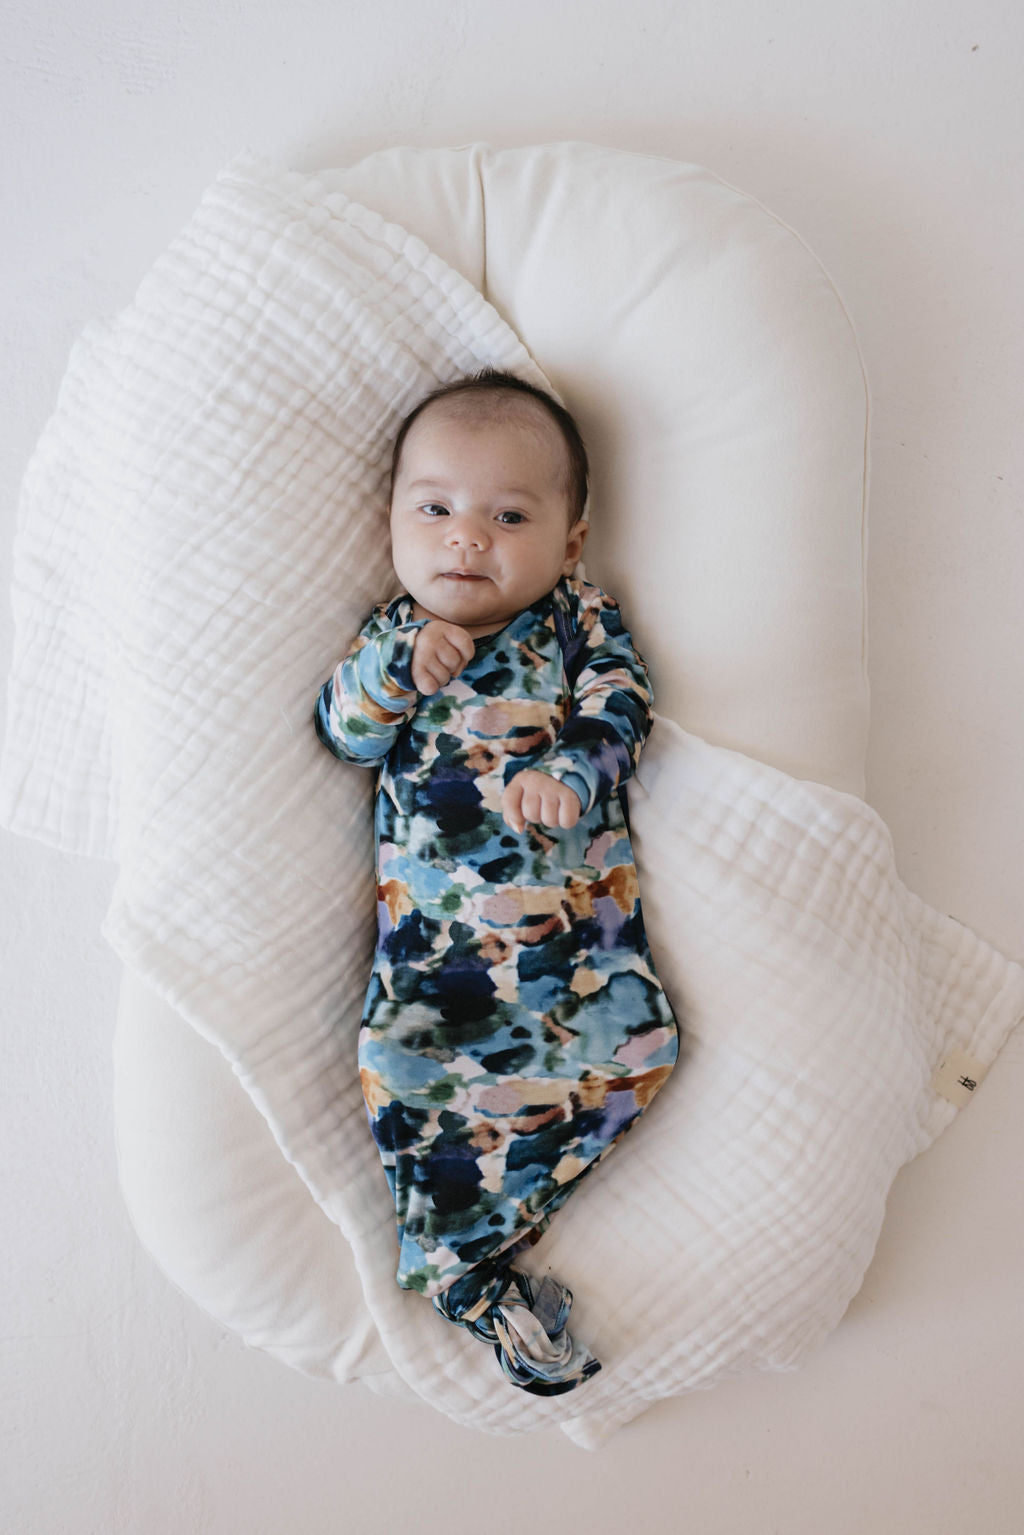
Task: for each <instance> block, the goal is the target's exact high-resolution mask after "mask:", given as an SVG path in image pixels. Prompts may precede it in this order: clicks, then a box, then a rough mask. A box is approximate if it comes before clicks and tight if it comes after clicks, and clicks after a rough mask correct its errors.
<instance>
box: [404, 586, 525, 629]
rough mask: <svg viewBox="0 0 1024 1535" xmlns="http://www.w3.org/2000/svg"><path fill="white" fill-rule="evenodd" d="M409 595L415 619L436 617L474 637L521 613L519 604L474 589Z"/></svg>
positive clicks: (509, 620) (504, 623)
mask: <svg viewBox="0 0 1024 1535" xmlns="http://www.w3.org/2000/svg"><path fill="white" fill-rule="evenodd" d="M409 595H410V596H411V597H412V599H413V610H414V614H415V616H416V617H417V618H428V619H430V618H436V619H440V620H441V621H442V622H443V623H446V624H458V625H459V627H460V628H462V629H465V630H466V631H467V633H469V634H471V635H473V636H474V637H476V636H478V635H481V634H493V632H494V631H495V629H503V628H504V627H505V625H506V624H507V623H511V621H512V619H513V618H515V616H516V614H517V613H520V612H522V607H521V606H519V605H513V604H510V603H508V602H495V601H494V600H493V594H492V593H486V594H485V593H484V592H478V591H475V590H474V591H466V592H459V591H455V592H452V593H450V594H449V593H446V592H444V591H441V592H440V593H438V592H434V591H431V592H429V593H424V594H423V595H422V596H417V594H416V593H415V592H410V594H409ZM424 598H425V599H426V600H424ZM526 606H527V607H528V606H529V603H527V604H526Z"/></svg>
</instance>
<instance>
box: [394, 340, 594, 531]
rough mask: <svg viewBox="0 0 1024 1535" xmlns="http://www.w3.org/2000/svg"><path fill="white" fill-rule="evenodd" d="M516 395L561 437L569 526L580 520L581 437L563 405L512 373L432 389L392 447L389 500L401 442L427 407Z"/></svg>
mask: <svg viewBox="0 0 1024 1535" xmlns="http://www.w3.org/2000/svg"><path fill="white" fill-rule="evenodd" d="M502 394H506V395H507V394H517V395H525V396H527V397H528V398H529V399H531V400H536V402H537V404H538V405H540V406H542V407H543V409H544V410H545V411H547V413H548V415H549V416H550V417H551V419H552V420H553V421H554V423H555V425H556V426H557V427H558V429H559V431H560V432H561V434H562V440H563V442H564V443H565V448H566V452H567V453H568V455H569V473H568V484H567V490H568V496H569V524H570V526H572V525H573V524H574V523H576V522H578V521H579V519H580V518H581V517H582V516H583V514H584V512H585V510H586V506H587V487H588V477H589V472H590V469H589V464H588V462H587V450H586V448H585V447H584V445H583V437H582V435H581V434H580V429H579V427H578V426H577V425H576V422H575V421H574V420H573V418H572V416H571V415H570V414H569V412H568V411H567V410H566V408H565V406H564V405H559V403H558V401H557V400H556V399H554V398H553V397H552V396H551V395H550V394H548V392H547V390H546V389H537V388H536V387H535V386H534V385H533V384H528V383H526V382H525V380H524V379H521V378H517V377H516V375H515V374H514V373H502V372H500V371H499V370H498V369H497V368H484V369H482V370H481V372H479V373H471V374H469V375H467V376H466V377H465V378H459V379H456V380H455V381H454V382H453V383H451V384H442V385H441V387H440V388H439V389H434V390H432V391H431V393H430V394H428V395H426V396H425V397H424V399H422V400H421V401H420V402H419V404H418V405H417V406H415V407H414V408H413V409H412V410H411V411H410V412H409V414H408V415H407V416H406V418H405V420H404V421H403V422H402V424H401V426H400V427H399V428H398V435H397V437H396V438H395V446H394V449H393V451H392V454H391V488H390V492H389V499H390V496H391V495H393V494H394V489H395V480H396V478H397V476H398V469H399V465H400V464H401V461H402V448H403V446H404V444H405V439H406V437H408V435H409V428H410V427H411V426H412V425H413V423H414V422H415V421H417V420H418V419H419V417H420V416H421V415H422V413H423V412H424V411H425V410H426V409H427V407H428V406H429V405H436V404H437V402H438V400H449V399H458V398H459V397H460V396H463V395H469V396H470V397H472V396H474V395H475V396H478V397H480V398H481V399H482V398H483V397H484V396H486V395H492V396H494V395H502Z"/></svg>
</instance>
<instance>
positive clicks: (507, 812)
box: [501, 768, 583, 831]
mask: <svg viewBox="0 0 1024 1535" xmlns="http://www.w3.org/2000/svg"><path fill="white" fill-rule="evenodd" d="M582 809H583V806H582V805H581V804H580V797H579V795H578V794H577V793H576V791H575V789H570V788H569V786H568V784H564V783H559V782H558V779H557V778H550V777H549V776H548V774H547V773H538V772H537V771H536V769H535V768H524V769H523V771H522V772H521V773H517V774H516V776H515V777H514V778H513V780H512V782H511V783H510V784H509V785H508V787H507V788H506V790H505V792H504V794H503V795H502V796H501V813H502V815H503V816H504V818H505V823H506V825H508V826H511V828H512V830H513V831H525V829H526V823H527V821H532V822H533V824H534V825H535V826H562V827H564V828H565V829H566V830H568V829H569V827H570V826H575V825H576V822H577V821H578V820H579V818H580V812H581V811H582Z"/></svg>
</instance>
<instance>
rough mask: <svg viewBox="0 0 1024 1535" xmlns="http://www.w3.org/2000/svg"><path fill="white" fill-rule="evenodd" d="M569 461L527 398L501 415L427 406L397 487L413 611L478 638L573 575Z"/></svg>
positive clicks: (400, 542) (575, 548) (575, 552)
mask: <svg viewBox="0 0 1024 1535" xmlns="http://www.w3.org/2000/svg"><path fill="white" fill-rule="evenodd" d="M566 471H567V451H566V448H565V444H564V442H563V441H562V436H561V433H560V432H559V430H558V427H557V426H556V424H555V423H554V422H553V421H552V420H550V418H549V417H548V416H547V414H546V412H545V411H544V409H543V407H541V406H538V405H534V403H533V402H532V401H528V400H527V401H523V402H519V401H516V402H514V404H513V405H512V406H511V407H510V408H509V409H508V410H506V411H505V412H504V413H503V414H501V415H499V416H494V415H488V414H475V415H470V416H465V415H458V414H455V413H453V412H452V411H451V410H450V409H446V405H445V402H444V401H443V400H442V401H439V402H438V403H437V404H436V405H433V406H429V407H428V408H427V409H426V410H425V411H424V412H423V414H422V416H420V417H418V419H417V420H416V421H415V422H414V423H413V425H412V427H411V428H410V430H409V435H408V436H407V437H406V439H405V443H404V446H403V449H402V457H401V462H400V464H399V468H398V474H397V475H396V477H395V486H394V493H393V495H392V498H391V552H392V559H393V561H394V566H395V571H396V573H397V575H398V578H399V580H400V581H401V582H402V584H403V585H404V587H405V589H406V591H407V592H408V593H409V594H410V596H411V597H412V598H413V601H414V604H415V608H414V611H415V616H416V617H417V618H442V619H445V620H447V621H448V622H449V623H453V624H460V625H461V626H462V627H463V628H464V629H467V630H468V631H469V633H470V634H471V635H473V636H474V638H476V637H478V636H480V635H482V634H491V633H493V632H494V631H495V630H496V629H502V628H504V626H505V625H506V624H507V623H508V622H509V621H510V620H511V619H512V618H514V617H515V615H516V614H517V613H520V612H522V610H523V609H524V608H528V607H529V606H530V605H531V604H532V603H534V602H536V601H537V600H538V598H540V597H543V596H544V595H545V593H547V592H549V591H550V590H551V588H552V587H553V586H554V585H555V584H556V582H557V581H558V579H559V577H560V576H563V575H569V574H570V572H571V571H572V569H573V567H574V565H575V564H576V561H577V560H578V559H579V557H580V551H581V550H582V548H583V540H584V538H585V536H586V524H585V523H581V522H577V523H576V524H575V526H574V527H572V528H570V526H569V523H570V514H569V499H568V490H567V483H566Z"/></svg>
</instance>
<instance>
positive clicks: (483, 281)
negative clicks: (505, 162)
mask: <svg viewBox="0 0 1024 1535" xmlns="http://www.w3.org/2000/svg"><path fill="white" fill-rule="evenodd" d="M480 147H481V146H479V145H474V151H475V150H477V149H479V148H480ZM486 153H488V150H487V149H486V147H484V148H483V154H486ZM483 154H475V160H476V181H477V186H478V187H479V188H480V291H481V293H482V294H483V296H484V298H487V286H488V285H487V193H486V190H485V188H484V171H483V164H482V159H483ZM487 301H488V303H490V299H488V300H487ZM520 340H522V337H520ZM530 355H531V357H532V355H533V353H532V352H531V353H530Z"/></svg>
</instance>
